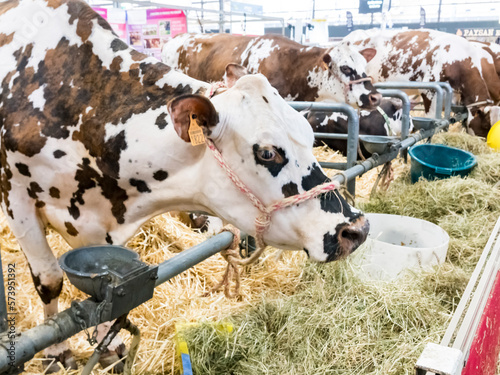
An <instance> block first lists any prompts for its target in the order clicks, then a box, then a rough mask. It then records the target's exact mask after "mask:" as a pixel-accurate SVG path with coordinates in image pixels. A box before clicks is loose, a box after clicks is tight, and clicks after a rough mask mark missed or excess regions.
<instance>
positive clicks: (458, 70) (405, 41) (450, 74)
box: [346, 30, 500, 104]
mask: <svg viewBox="0 0 500 375" xmlns="http://www.w3.org/2000/svg"><path fill="white" fill-rule="evenodd" d="M367 35H369V37H367ZM346 39H347V40H350V41H352V42H353V43H355V44H357V45H360V46H364V47H372V48H375V49H377V55H376V56H375V57H374V58H373V59H372V61H370V62H369V63H368V65H367V73H368V74H369V75H371V76H373V77H374V79H375V80H377V81H391V80H392V81H399V80H409V81H446V82H449V83H450V85H451V86H452V87H453V89H454V90H456V91H458V92H460V93H461V95H462V102H463V103H464V104H470V103H474V102H476V101H482V100H487V99H489V98H490V92H489V87H488V86H487V84H486V82H485V80H489V81H490V82H491V85H497V83H500V82H497V81H498V80H497V78H498V77H496V74H495V75H494V76H492V75H491V73H492V69H493V66H492V64H491V62H492V60H491V59H489V58H488V56H485V55H484V54H482V53H478V48H477V47H475V46H473V45H471V43H470V42H468V41H467V40H465V39H463V38H460V37H458V36H456V35H453V34H448V33H443V32H439V31H436V30H407V31H394V30H385V31H382V32H378V31H376V30H371V31H369V32H368V33H364V34H360V33H356V34H354V33H353V34H350V35H348V36H347V37H346ZM483 76H484V78H483ZM495 87H496V86H495ZM493 90H496V89H493Z"/></svg>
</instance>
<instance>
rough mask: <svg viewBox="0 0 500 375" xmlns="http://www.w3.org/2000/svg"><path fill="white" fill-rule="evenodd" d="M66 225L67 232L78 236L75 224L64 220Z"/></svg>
mask: <svg viewBox="0 0 500 375" xmlns="http://www.w3.org/2000/svg"><path fill="white" fill-rule="evenodd" d="M64 225H65V226H66V232H67V233H68V234H69V235H70V236H73V237H76V236H78V231H77V230H76V228H75V227H74V226H73V224H71V223H70V222H68V221H66V222H64Z"/></svg>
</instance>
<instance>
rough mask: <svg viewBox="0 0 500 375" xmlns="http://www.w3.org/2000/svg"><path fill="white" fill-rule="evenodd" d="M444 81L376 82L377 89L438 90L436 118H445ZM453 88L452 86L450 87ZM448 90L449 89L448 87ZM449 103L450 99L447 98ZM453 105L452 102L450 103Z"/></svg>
mask: <svg viewBox="0 0 500 375" xmlns="http://www.w3.org/2000/svg"><path fill="white" fill-rule="evenodd" d="M441 83H442V82H397V81H394V82H378V83H375V84H374V85H373V86H375V87H376V88H377V89H399V90H401V89H411V90H433V91H435V92H436V115H435V118H436V119H442V118H443V113H442V112H443V103H444V100H443V97H444V92H445V90H443V87H444V86H443V85H442V84H441ZM450 88H451V87H450ZM446 91H447V92H448V90H447V89H446ZM447 103H448V100H447ZM450 105H451V104H450Z"/></svg>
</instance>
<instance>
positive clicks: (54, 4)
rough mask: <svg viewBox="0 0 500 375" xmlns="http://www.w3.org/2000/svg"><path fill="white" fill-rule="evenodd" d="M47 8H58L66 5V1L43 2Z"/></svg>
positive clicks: (50, 0)
mask: <svg viewBox="0 0 500 375" xmlns="http://www.w3.org/2000/svg"><path fill="white" fill-rule="evenodd" d="M45 1H46V2H47V6H48V7H49V8H54V9H56V8H59V7H60V6H61V5H63V4H66V3H67V0H45Z"/></svg>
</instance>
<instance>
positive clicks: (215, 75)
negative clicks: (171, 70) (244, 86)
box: [177, 34, 328, 101]
mask: <svg viewBox="0 0 500 375" xmlns="http://www.w3.org/2000/svg"><path fill="white" fill-rule="evenodd" d="M268 40H272V46H275V45H278V46H279V50H277V49H274V50H273V51H271V53H270V56H269V57H268V58H265V59H263V60H262V61H260V64H259V67H258V72H259V73H262V74H263V75H264V76H266V77H267V79H268V80H269V83H270V84H271V85H272V86H273V87H274V88H276V89H277V90H278V92H279V94H280V95H281V96H282V97H286V96H288V95H290V96H292V97H294V96H296V99H295V100H300V101H315V100H316V99H317V98H318V88H317V87H311V86H309V84H308V80H307V76H308V72H309V71H312V70H314V69H315V68H317V67H318V66H321V65H322V61H323V60H322V58H323V56H324V55H325V53H326V52H327V51H328V49H326V48H319V47H312V48H310V49H308V50H307V51H306V50H304V46H303V45H301V44H299V43H297V42H295V41H293V40H290V39H288V38H286V37H283V36H280V35H264V36H261V37H257V38H254V37H249V36H235V35H229V34H217V35H213V36H211V37H210V38H201V39H196V38H195V39H194V41H195V42H194V44H191V43H190V46H189V47H184V46H180V47H179V48H178V49H177V53H178V54H179V58H178V66H179V69H180V70H182V71H183V72H184V73H186V74H188V75H189V76H191V77H193V78H196V79H199V80H202V81H205V82H214V81H220V80H221V79H222V78H223V76H224V73H225V72H226V66H227V64H228V63H237V64H241V65H243V66H244V67H247V66H248V63H249V60H250V57H251V56H250V54H249V55H248V56H247V57H246V58H245V60H242V52H241V51H244V50H245V49H246V48H247V46H248V44H249V43H250V42H251V41H254V45H255V44H258V43H259V42H260V41H268ZM200 45H201V48H199V46H200ZM250 73H256V72H255V71H251V72H250Z"/></svg>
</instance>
